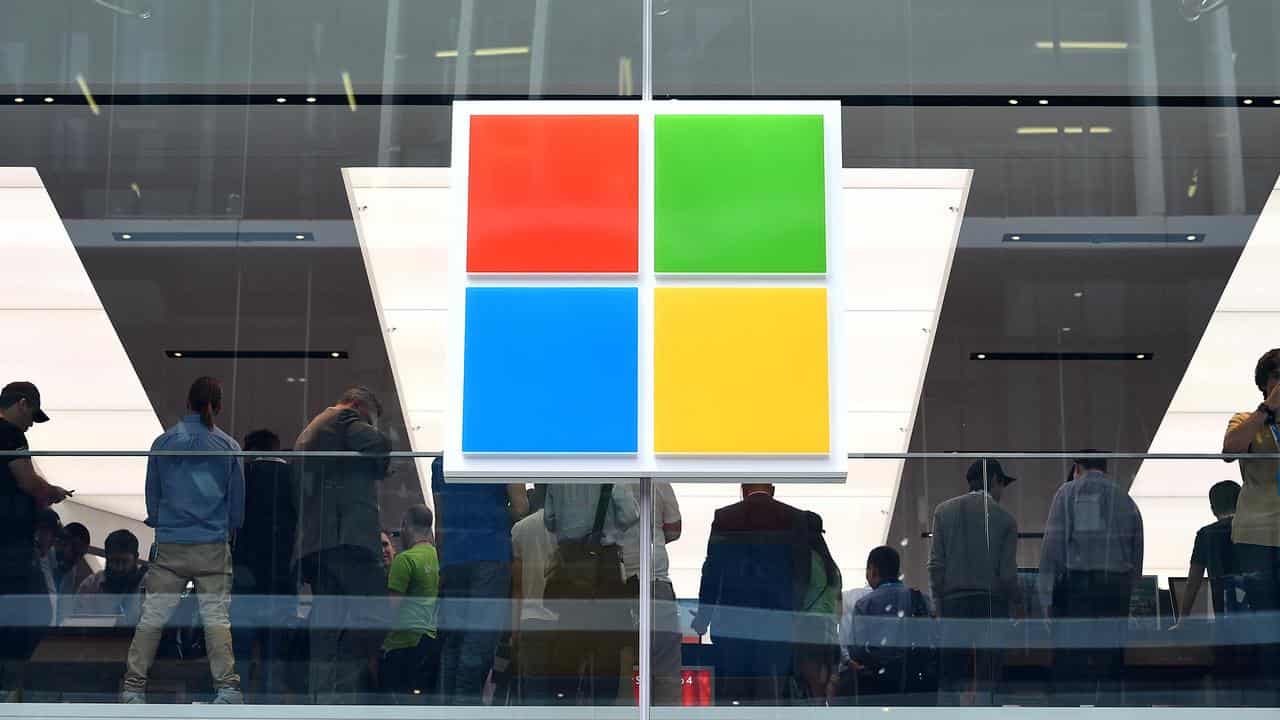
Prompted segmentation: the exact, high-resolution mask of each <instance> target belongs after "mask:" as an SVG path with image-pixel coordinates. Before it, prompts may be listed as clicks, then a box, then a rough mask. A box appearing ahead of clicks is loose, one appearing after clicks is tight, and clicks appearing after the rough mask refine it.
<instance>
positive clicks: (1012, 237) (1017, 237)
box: [1009, 235, 1022, 240]
mask: <svg viewBox="0 0 1280 720" xmlns="http://www.w3.org/2000/svg"><path fill="white" fill-rule="evenodd" d="M1009 239H1010V240H1021V239H1022V236H1021V235H1010V236H1009Z"/></svg>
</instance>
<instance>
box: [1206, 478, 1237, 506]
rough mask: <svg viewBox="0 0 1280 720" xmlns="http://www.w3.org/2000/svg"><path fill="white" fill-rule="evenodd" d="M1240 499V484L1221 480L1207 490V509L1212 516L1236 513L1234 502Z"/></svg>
mask: <svg viewBox="0 0 1280 720" xmlns="http://www.w3.org/2000/svg"><path fill="white" fill-rule="evenodd" d="M1239 499H1240V483H1238V482H1234V481H1232V480H1223V481H1222V482H1220V483H1214V485H1213V487H1211V488H1209V507H1210V508H1212V509H1213V514H1214V515H1230V514H1231V513H1233V512H1235V511H1236V501H1238V500H1239Z"/></svg>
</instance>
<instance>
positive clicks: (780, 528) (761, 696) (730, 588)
mask: <svg viewBox="0 0 1280 720" xmlns="http://www.w3.org/2000/svg"><path fill="white" fill-rule="evenodd" d="M821 532H822V518H820V517H818V516H817V515H816V514H815V513H812V512H807V511H804V510H800V509H798V508H794V507H791V506H790V505H787V504H785V503H782V502H778V501H777V500H775V499H774V498H773V486H772V485H768V484H748V485H743V486H742V501H741V502H739V503H735V504H733V505H729V506H728V507H723V508H720V509H719V510H716V515H715V520H714V521H713V522H712V524H711V537H710V539H709V540H708V542H707V557H706V560H705V561H704V563H703V565H702V584H701V588H700V589H699V591H698V610H697V611H696V612H695V613H694V618H693V629H694V630H695V631H696V632H697V633H698V634H699V635H703V634H705V633H706V632H707V628H708V627H711V628H712V633H711V639H712V642H713V643H714V645H715V646H716V647H717V657H718V658H719V661H718V664H717V689H718V692H717V695H718V698H717V703H720V704H726V705H727V704H732V703H739V704H763V705H776V704H778V703H779V702H780V701H781V700H782V699H783V698H784V697H785V696H786V690H787V685H788V683H789V680H790V677H791V673H792V662H791V660H792V652H791V649H792V648H791V644H792V642H793V640H794V637H793V630H794V625H795V616H794V613H795V612H796V611H797V610H798V609H799V606H800V602H801V599H802V598H803V595H804V593H805V591H806V590H807V589H808V583H809V572H810V542H809V539H810V538H811V537H812V536H813V535H815V534H820V533H821Z"/></svg>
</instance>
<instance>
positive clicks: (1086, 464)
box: [1075, 450, 1107, 472]
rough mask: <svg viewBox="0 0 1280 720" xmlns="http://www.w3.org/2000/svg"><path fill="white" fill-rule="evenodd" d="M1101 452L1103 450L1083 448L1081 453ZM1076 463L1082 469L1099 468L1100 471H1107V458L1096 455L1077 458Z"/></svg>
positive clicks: (1093, 453) (1092, 453)
mask: <svg viewBox="0 0 1280 720" xmlns="http://www.w3.org/2000/svg"><path fill="white" fill-rule="evenodd" d="M1101 452H1102V451H1101V450H1081V451H1080V454H1082V455H1086V454H1087V455H1097V454H1099V453H1101ZM1075 463H1076V464H1077V465H1079V466H1080V469H1081V470H1097V471H1098V472H1106V471H1107V459H1106V458H1096V457H1094V458H1091V457H1086V458H1076V460H1075Z"/></svg>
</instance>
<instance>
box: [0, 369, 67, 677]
mask: <svg viewBox="0 0 1280 720" xmlns="http://www.w3.org/2000/svg"><path fill="white" fill-rule="evenodd" d="M48 420H49V416H48V415H45V414H44V411H43V410H41V409H40V391H39V390H37V389H36V386H35V385H32V384H31V383H29V382H14V383H9V384H8V385H6V386H4V389H3V390H0V615H3V617H4V618H6V619H5V620H2V621H0V660H2V661H4V663H5V665H6V667H5V668H4V670H5V672H4V674H3V677H2V678H0V682H2V683H3V687H2V688H0V689H3V690H12V689H13V684H12V683H13V682H14V679H13V676H12V674H11V673H12V671H13V670H14V669H15V668H13V667H12V665H13V664H14V663H21V662H25V661H26V660H27V658H28V657H29V656H30V652H31V651H32V650H33V649H34V647H32V645H31V642H30V632H31V631H32V630H33V629H34V628H37V627H40V626H41V625H46V624H48V621H49V603H48V600H47V599H45V598H44V597H42V595H43V594H44V592H45V584H44V579H43V578H42V577H41V576H40V574H39V573H38V571H37V570H36V565H35V563H34V562H33V559H34V558H35V530H36V513H37V511H38V510H40V509H43V508H47V507H49V506H50V505H53V504H55V503H60V502H62V501H63V500H65V499H67V496H69V495H70V494H71V492H70V491H69V490H66V489H63V488H60V487H58V486H57V485H50V484H49V483H48V482H47V481H45V479H44V478H42V477H40V474H39V473H37V472H36V469H35V465H34V464H33V463H32V462H31V458H30V457H26V456H20V455H12V454H9V453H12V452H21V451H24V450H26V449H27V436H26V432H27V430H29V429H31V426H32V424H34V423H42V422H47V421H48ZM14 596H27V597H26V598H25V600H24V599H20V598H18V597H14Z"/></svg>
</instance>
